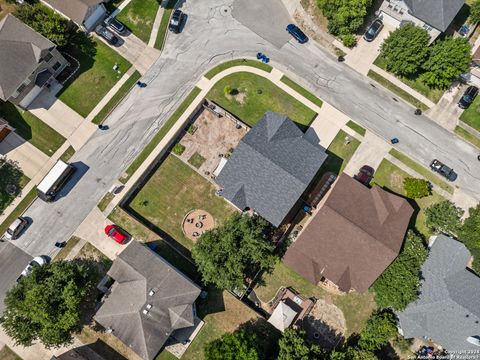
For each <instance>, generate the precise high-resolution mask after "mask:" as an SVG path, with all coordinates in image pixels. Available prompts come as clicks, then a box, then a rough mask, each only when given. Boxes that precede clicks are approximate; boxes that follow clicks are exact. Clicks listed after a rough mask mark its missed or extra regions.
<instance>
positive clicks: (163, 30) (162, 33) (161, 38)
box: [154, 0, 177, 50]
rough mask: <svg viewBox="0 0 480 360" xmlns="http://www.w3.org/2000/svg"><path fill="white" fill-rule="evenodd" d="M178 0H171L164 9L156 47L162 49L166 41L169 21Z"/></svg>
mask: <svg viewBox="0 0 480 360" xmlns="http://www.w3.org/2000/svg"><path fill="white" fill-rule="evenodd" d="M176 3H177V0H170V1H169V2H168V3H167V5H166V6H165V8H164V9H163V14H162V19H161V21H160V26H159V27H158V33H157V38H156V39H155V45H154V47H155V49H158V50H162V49H163V44H164V43H165V37H166V35H167V29H168V23H169V22H170V16H171V15H172V11H173V10H174V7H175V4H176Z"/></svg>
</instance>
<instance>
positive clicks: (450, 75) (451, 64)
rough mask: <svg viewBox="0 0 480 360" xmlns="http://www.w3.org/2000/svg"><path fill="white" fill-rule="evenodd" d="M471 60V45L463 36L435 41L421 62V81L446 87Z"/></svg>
mask: <svg viewBox="0 0 480 360" xmlns="http://www.w3.org/2000/svg"><path fill="white" fill-rule="evenodd" d="M471 62H472V54H471V45H470V43H469V42H468V39H466V38H463V37H457V38H452V37H447V38H446V39H444V40H439V41H437V42H435V44H434V45H433V47H432V48H431V51H430V56H429V57H428V59H427V60H426V61H425V62H424V63H423V65H422V67H423V70H424V71H425V72H424V73H423V74H422V75H421V79H422V81H424V82H425V83H426V84H427V85H429V86H431V87H435V88H442V89H443V88H447V87H448V86H450V84H451V82H452V81H453V80H455V79H456V78H458V77H459V76H460V75H461V74H463V73H466V72H467V71H468V70H469V68H470V64H471Z"/></svg>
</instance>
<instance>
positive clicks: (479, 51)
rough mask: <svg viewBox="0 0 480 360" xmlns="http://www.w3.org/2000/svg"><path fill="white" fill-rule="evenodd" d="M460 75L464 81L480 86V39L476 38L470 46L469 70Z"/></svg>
mask: <svg viewBox="0 0 480 360" xmlns="http://www.w3.org/2000/svg"><path fill="white" fill-rule="evenodd" d="M461 77H462V79H463V80H464V81H465V82H467V83H469V84H471V85H475V86H478V87H480V39H477V40H476V41H475V44H474V45H473V47H472V66H471V67H470V71H469V72H468V73H465V74H462V75H461Z"/></svg>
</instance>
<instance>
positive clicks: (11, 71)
mask: <svg viewBox="0 0 480 360" xmlns="http://www.w3.org/2000/svg"><path fill="white" fill-rule="evenodd" d="M54 46H55V45H54V44H53V43H52V42H51V41H50V40H48V39H47V38H45V37H43V36H42V35H40V34H39V33H37V32H36V31H35V30H33V29H32V28H30V27H29V26H27V25H25V24H24V23H23V22H21V21H20V20H18V19H17V18H16V17H15V16H13V15H10V14H9V15H7V16H5V17H4V18H3V19H2V20H0V49H1V51H0V64H1V66H0V99H2V100H7V99H8V98H9V97H10V96H12V94H13V93H14V92H15V90H17V88H18V87H19V86H20V85H21V84H22V83H23V81H25V79H26V78H27V77H28V76H29V75H30V74H31V73H32V72H33V71H34V70H35V69H36V68H37V67H38V63H39V61H40V59H41V57H42V55H44V52H45V50H48V49H51V48H53V47H54Z"/></svg>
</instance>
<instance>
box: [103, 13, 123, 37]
mask: <svg viewBox="0 0 480 360" xmlns="http://www.w3.org/2000/svg"><path fill="white" fill-rule="evenodd" d="M105 24H106V25H108V26H110V28H112V29H113V31H115V32H116V33H117V34H118V35H125V33H126V32H127V28H126V27H125V25H123V24H122V23H121V22H120V21H118V20H117V19H116V18H114V17H112V18H109V19H107V20H106V21H105Z"/></svg>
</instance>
